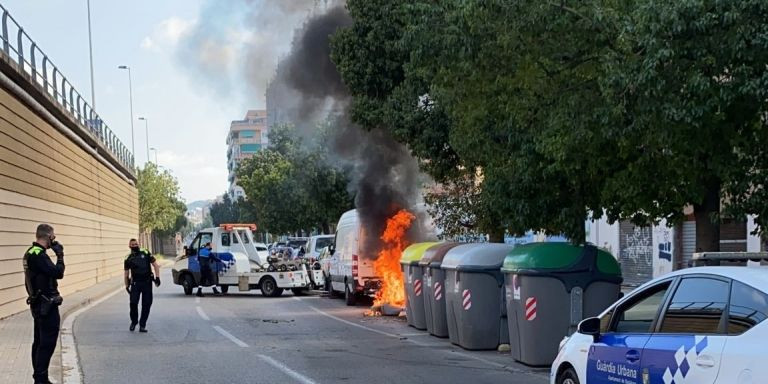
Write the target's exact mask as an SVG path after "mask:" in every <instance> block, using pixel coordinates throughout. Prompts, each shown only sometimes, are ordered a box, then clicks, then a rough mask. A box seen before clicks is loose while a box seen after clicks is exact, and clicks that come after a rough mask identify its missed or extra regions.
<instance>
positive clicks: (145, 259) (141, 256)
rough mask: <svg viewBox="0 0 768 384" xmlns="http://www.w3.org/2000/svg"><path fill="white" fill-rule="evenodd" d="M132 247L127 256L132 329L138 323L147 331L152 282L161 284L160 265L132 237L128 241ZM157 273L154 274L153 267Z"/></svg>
mask: <svg viewBox="0 0 768 384" xmlns="http://www.w3.org/2000/svg"><path fill="white" fill-rule="evenodd" d="M128 245H129V246H130V247H131V253H130V254H129V255H128V256H127V257H126V258H125V263H124V266H125V290H126V291H128V294H129V295H130V303H131V304H130V308H131V310H130V315H131V326H130V328H129V329H130V330H131V332H133V331H134V330H136V324H138V325H139V332H147V319H148V318H149V309H150V307H152V282H153V281H154V283H155V285H156V286H158V287H159V286H160V266H159V265H158V264H157V261H156V260H155V257H154V256H152V255H151V254H150V253H149V251H147V250H146V249H143V248H140V247H139V242H138V241H136V239H131V241H130V242H129V243H128ZM151 267H154V269H155V274H154V275H152V268H151ZM139 297H141V318H139Z"/></svg>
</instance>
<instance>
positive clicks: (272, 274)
mask: <svg viewBox="0 0 768 384" xmlns="http://www.w3.org/2000/svg"><path fill="white" fill-rule="evenodd" d="M256 228H257V227H256V224H221V225H220V226H218V227H213V228H206V229H203V230H201V231H200V232H198V233H197V236H195V237H194V239H193V240H192V241H191V242H190V243H189V245H187V246H185V247H184V253H183V254H182V255H180V256H178V257H176V259H175V261H174V265H173V270H172V272H173V283H174V284H177V285H181V286H182V287H183V288H184V294H186V295H191V294H192V290H193V289H194V288H195V287H197V286H198V282H199V281H200V263H199V262H198V258H197V255H198V253H199V252H200V249H201V248H203V247H205V245H206V244H207V243H211V247H212V250H211V253H212V256H213V257H214V263H213V264H212V269H213V273H214V278H215V280H216V283H215V285H217V286H219V287H220V288H221V292H222V293H224V294H226V293H227V292H228V291H229V287H237V289H238V290H239V291H240V292H247V291H250V290H252V289H260V290H261V293H262V295H264V296H267V297H277V296H280V295H282V294H283V291H284V290H285V289H290V290H291V291H293V293H294V294H295V295H304V294H306V293H307V292H308V291H309V289H310V287H311V284H312V282H311V280H310V277H309V272H308V271H307V268H306V266H305V265H301V266H299V268H297V269H296V270H295V271H277V270H275V268H274V267H271V265H270V262H271V261H272V260H271V258H268V259H267V260H264V259H263V257H262V256H260V255H259V252H258V251H257V249H256V247H254V246H253V244H254V238H253V232H254V231H256Z"/></svg>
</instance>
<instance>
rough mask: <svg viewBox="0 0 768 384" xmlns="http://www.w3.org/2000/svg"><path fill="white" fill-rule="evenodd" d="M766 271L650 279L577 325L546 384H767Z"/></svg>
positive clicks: (692, 271)
mask: <svg viewBox="0 0 768 384" xmlns="http://www.w3.org/2000/svg"><path fill="white" fill-rule="evenodd" d="M766 317H768V269H765V268H747V267H697V268H688V269H684V270H680V271H676V272H673V273H670V274H668V275H665V276H663V277H660V278H657V279H655V280H652V281H650V282H648V283H646V284H644V285H643V286H641V287H639V288H637V289H635V290H634V291H633V292H631V293H630V294H628V295H627V296H625V297H624V298H622V299H621V300H619V301H618V302H616V303H615V304H613V305H612V306H611V307H610V308H608V309H607V310H606V311H605V312H603V313H602V314H601V315H600V316H599V317H595V318H590V319H586V320H584V321H582V322H581V323H580V324H579V327H578V332H577V333H574V334H573V335H571V336H570V337H569V338H568V339H567V340H564V342H563V343H562V344H561V347H560V352H559V353H558V355H557V358H556V359H555V361H554V363H553V364H552V371H551V374H550V382H551V383H553V384H579V383H581V384H584V383H588V384H603V383H611V384H616V383H622V384H629V383H643V384H646V383H653V384H657V383H658V384H672V383H674V384H684V383H690V384H713V383H719V384H720V383H722V384H726V383H727V384H749V383H766V382H768V322H766V321H764V320H765V319H766Z"/></svg>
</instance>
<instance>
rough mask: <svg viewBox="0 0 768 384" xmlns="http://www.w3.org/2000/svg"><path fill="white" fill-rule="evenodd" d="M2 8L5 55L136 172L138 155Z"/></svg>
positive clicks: (121, 161) (0, 6)
mask: <svg viewBox="0 0 768 384" xmlns="http://www.w3.org/2000/svg"><path fill="white" fill-rule="evenodd" d="M0 10H2V35H1V36H0V39H2V50H0V52H2V54H4V55H5V56H6V57H8V58H10V59H11V60H12V61H14V62H15V63H16V64H17V65H18V67H19V70H21V71H23V72H24V73H26V74H27V75H29V76H30V77H31V79H32V80H33V81H34V82H36V83H37V84H38V85H39V86H41V87H42V89H43V90H44V92H45V94H46V95H47V96H48V97H49V98H50V99H51V100H53V101H54V102H55V103H56V104H58V105H59V106H61V107H62V108H63V109H64V111H66V112H67V113H68V114H69V115H70V117H72V118H73V119H74V120H75V121H76V122H78V123H79V124H80V125H81V126H82V127H83V128H84V129H85V130H86V132H90V134H91V135H92V136H93V137H94V138H95V139H97V140H98V141H99V142H101V143H102V144H103V145H104V147H105V148H106V149H107V150H108V151H109V152H110V153H111V154H112V155H114V156H115V158H116V159H117V160H118V161H119V162H120V163H121V164H122V165H123V166H125V167H126V168H128V169H129V170H130V172H133V170H134V168H133V164H134V158H133V154H132V153H131V151H129V150H128V148H126V147H125V145H123V143H122V142H121V141H120V140H119V139H118V138H117V136H116V135H115V134H114V133H113V132H112V130H111V129H109V127H108V126H107V125H106V124H105V123H104V121H103V120H102V119H101V117H99V115H98V114H97V113H96V112H95V111H94V110H93V108H92V107H91V106H90V105H89V104H88V103H87V102H86V101H85V98H83V97H82V95H80V92H78V91H77V90H76V89H75V87H73V86H72V83H70V82H69V80H67V78H66V77H64V75H63V74H62V73H61V71H60V70H59V68H58V67H56V66H55V65H54V64H53V62H51V59H50V58H48V56H47V55H46V54H45V53H44V52H43V51H42V50H41V49H40V48H39V47H38V45H37V43H35V41H34V40H32V38H31V37H30V36H29V35H28V34H27V33H26V32H25V31H24V28H22V27H21V26H20V25H19V23H18V22H17V21H16V20H15V19H14V18H13V16H11V14H10V13H9V12H8V10H7V9H5V7H3V6H2V5H1V4H0Z"/></svg>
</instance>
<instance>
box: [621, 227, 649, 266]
mask: <svg viewBox="0 0 768 384" xmlns="http://www.w3.org/2000/svg"><path fill="white" fill-rule="evenodd" d="M622 240H623V241H622V243H623V244H622V247H621V257H622V259H623V260H627V261H632V262H634V263H636V264H642V265H651V264H652V263H653V259H652V257H653V252H652V249H653V245H652V242H653V240H652V238H651V228H648V227H635V230H634V231H632V232H631V233H628V234H625V235H624V239H622Z"/></svg>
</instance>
